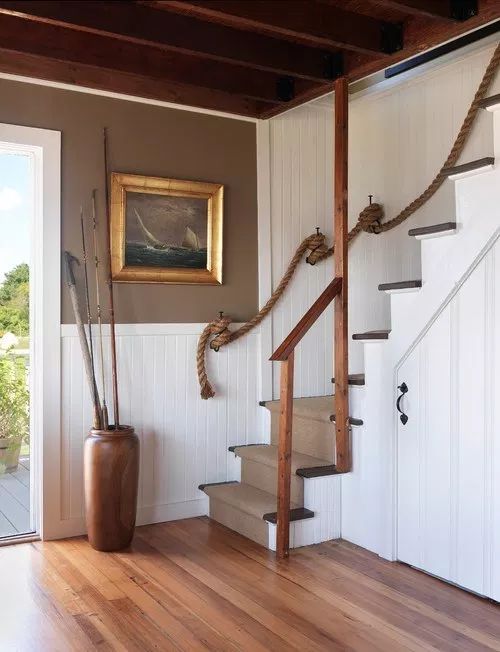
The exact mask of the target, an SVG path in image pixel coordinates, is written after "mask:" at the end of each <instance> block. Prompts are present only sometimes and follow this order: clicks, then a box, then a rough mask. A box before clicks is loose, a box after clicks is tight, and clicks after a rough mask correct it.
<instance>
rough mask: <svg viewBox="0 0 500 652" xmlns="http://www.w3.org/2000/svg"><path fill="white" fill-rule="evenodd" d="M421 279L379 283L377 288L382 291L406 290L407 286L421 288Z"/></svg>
mask: <svg viewBox="0 0 500 652" xmlns="http://www.w3.org/2000/svg"><path fill="white" fill-rule="evenodd" d="M421 287H422V279H414V280H412V281H394V282H393V283H379V286H378V289H379V290H380V291H382V292H384V291H385V290H406V289H409V288H421Z"/></svg>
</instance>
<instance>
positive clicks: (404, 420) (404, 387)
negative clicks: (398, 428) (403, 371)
mask: <svg viewBox="0 0 500 652" xmlns="http://www.w3.org/2000/svg"><path fill="white" fill-rule="evenodd" d="M398 389H399V391H400V392H401V395H400V396H398V400H397V401H396V409H397V411H398V412H399V413H400V415H399V418H400V419H401V423H402V424H403V426H405V425H406V424H407V423H408V415H407V414H405V413H404V412H403V410H402V409H401V407H400V404H401V399H402V398H403V396H404V395H405V394H406V393H407V392H408V385H407V384H406V383H401V385H398Z"/></svg>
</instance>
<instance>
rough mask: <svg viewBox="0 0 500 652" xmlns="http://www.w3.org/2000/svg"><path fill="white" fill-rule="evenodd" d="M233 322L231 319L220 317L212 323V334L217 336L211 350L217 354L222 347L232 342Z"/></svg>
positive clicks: (211, 344) (211, 343) (212, 342)
mask: <svg viewBox="0 0 500 652" xmlns="http://www.w3.org/2000/svg"><path fill="white" fill-rule="evenodd" d="M231 321H232V320H231V318H230V317H219V318H218V319H215V320H214V321H212V322H210V334H211V335H215V336H216V337H214V339H213V340H212V341H211V342H210V348H211V349H212V350H213V351H216V352H217V351H218V350H219V349H220V347H221V346H224V345H225V344H228V343H229V342H230V341H231V331H230V330H229V324H230V323H231Z"/></svg>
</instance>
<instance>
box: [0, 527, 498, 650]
mask: <svg viewBox="0 0 500 652" xmlns="http://www.w3.org/2000/svg"><path fill="white" fill-rule="evenodd" d="M0 577H1V578H2V590H1V591H0V615H1V623H0V649H1V650H2V652H10V651H11V650H12V651H13V650H16V652H22V651H24V650H36V651H37V652H44V651H50V652H58V651H61V652H68V651H69V650H94V649H98V650H126V651H127V652H129V651H139V650H141V651H149V650H156V651H158V650H188V651H189V652H192V651H196V650H217V651H219V650H221V651H223V650H251V651H252V652H259V651H263V650H273V651H276V652H278V651H285V650H291V649H297V650H302V651H310V650H311V651H314V650H329V651H333V650H366V651H370V652H374V651H376V650H380V651H383V652H390V651H392V650H397V651H400V650H439V651H440V652H445V651H452V650H453V651H456V650H464V651H467V652H473V651H475V650H500V607H499V606H497V605H494V604H492V603H489V602H487V601H485V600H482V599H480V598H477V597H474V596H472V595H470V594H467V593H465V592H463V591H461V590H460V589H457V588H454V587H452V586H449V585H447V584H445V583H442V582H440V581H439V580H435V579H433V578H431V577H428V576H426V575H424V574H422V573H419V572H417V571H414V570H413V569H411V568H408V567H406V566H403V565H400V564H391V563H389V562H385V561H383V560H380V559H379V558H377V557H376V556H374V555H372V554H371V553H368V552H366V551H364V550H362V549H360V548H357V547H355V546H353V545H351V544H348V543H345V542H330V543H325V544H320V545H317V546H311V547H309V548H302V549H299V550H296V551H293V552H292V556H291V558H290V559H289V560H288V561H286V562H280V563H277V562H276V561H275V560H274V557H273V555H272V554H271V553H269V552H268V551H266V550H264V549H263V548H261V547H260V546H258V545H257V544H254V543H252V542H250V541H248V540H247V539H244V538H243V537H240V536H239V535H237V534H235V533H233V532H231V531H229V530H227V529H225V528H224V527H222V526H220V525H217V524H215V523H212V522H211V521H209V520H208V519H207V518H204V517H203V518H196V519H189V520H186V521H177V522H172V523H166V524H161V525H150V526H146V527H142V528H138V530H137V535H136V538H135V540H134V544H133V547H132V549H131V550H128V551H126V552H123V553H115V554H105V553H97V552H95V551H94V550H92V549H91V548H90V546H89V545H88V543H87V542H86V540H85V539H83V538H79V539H68V540H66V541H60V542H48V543H40V542H36V543H27V544H21V545H15V546H8V547H4V548H0Z"/></svg>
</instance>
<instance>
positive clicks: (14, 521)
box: [0, 144, 36, 538]
mask: <svg viewBox="0 0 500 652" xmlns="http://www.w3.org/2000/svg"><path fill="white" fill-rule="evenodd" d="M33 163H34V162H33V155H32V153H31V152H29V151H22V150H21V149H19V147H16V148H12V149H10V148H9V147H8V146H5V145H2V144H0V234H1V235H0V538H5V537H12V536H18V535H24V534H29V533H32V532H34V531H35V529H36V527H35V515H34V514H33V509H32V505H33V499H32V495H31V494H32V485H33V482H32V472H31V471H30V466H31V464H30V457H31V455H30V454H31V450H32V449H31V444H32V442H31V437H32V428H31V419H30V412H31V410H30V394H31V392H30V385H31V381H30V378H31V375H32V373H31V371H32V370H31V361H32V356H31V345H30V331H31V328H30V323H32V322H33V315H32V314H31V310H30V269H31V260H32V245H33V242H32V240H33V237H32V231H33V201H34V196H33V195H34V192H33V189H34V182H33Z"/></svg>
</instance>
